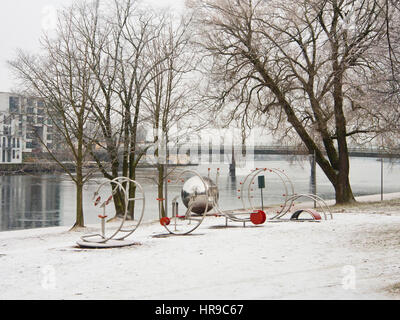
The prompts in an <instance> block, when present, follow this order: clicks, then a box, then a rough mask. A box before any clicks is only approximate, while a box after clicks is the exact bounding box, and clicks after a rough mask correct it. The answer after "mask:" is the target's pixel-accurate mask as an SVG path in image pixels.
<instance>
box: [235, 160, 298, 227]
mask: <svg viewBox="0 0 400 320" xmlns="http://www.w3.org/2000/svg"><path fill="white" fill-rule="evenodd" d="M263 172H270V173H273V174H275V175H276V176H278V178H279V179H280V180H281V182H282V185H283V187H284V190H285V194H284V195H283V197H284V202H283V205H282V206H281V209H280V211H277V213H276V215H275V216H273V217H272V218H270V219H271V220H273V219H279V218H280V217H282V216H284V215H285V214H286V213H287V212H288V211H289V210H290V208H291V206H292V204H293V201H294V200H291V199H290V197H291V196H292V195H294V194H295V193H294V186H293V183H292V180H291V179H290V178H289V176H288V175H287V174H286V173H285V172H284V171H283V170H281V169H277V168H263V169H256V170H254V171H252V172H251V173H250V174H249V175H247V176H246V178H245V180H244V182H243V183H242V184H243V187H242V188H241V190H240V198H241V200H242V204H243V209H244V210H248V209H247V206H246V201H245V199H246V196H247V201H248V203H249V207H250V208H251V209H252V210H256V206H255V205H254V203H253V200H252V196H251V191H252V185H253V184H254V180H255V179H256V177H257V176H258V175H259V174H260V173H263ZM247 181H249V182H248V185H246V183H247ZM246 188H247V192H245V189H246ZM289 191H290V192H291V194H289Z"/></svg>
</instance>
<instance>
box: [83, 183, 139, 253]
mask: <svg viewBox="0 0 400 320" xmlns="http://www.w3.org/2000/svg"><path fill="white" fill-rule="evenodd" d="M126 183H128V184H130V183H133V184H134V185H135V186H136V188H137V189H139V192H140V193H141V195H142V196H141V197H136V198H129V194H128V192H127V190H126V188H125V187H124V184H126ZM109 184H110V185H111V188H112V194H111V196H110V198H109V200H107V201H105V202H104V203H103V204H102V205H101V206H100V207H102V208H103V210H104V212H105V209H106V206H107V204H108V202H110V199H112V198H111V197H113V196H114V195H115V191H116V189H117V188H118V189H119V190H120V191H122V193H123V195H124V200H125V201H124V202H125V208H124V209H125V213H124V216H123V218H122V221H121V224H120V225H119V227H118V228H117V229H116V231H114V233H112V234H111V235H110V236H106V235H105V221H104V217H103V220H102V232H103V234H89V235H84V236H82V237H81V239H82V242H78V244H79V245H81V246H87V247H107V243H108V242H110V241H111V240H112V241H113V243H112V244H110V245H109V246H113V247H114V246H121V243H122V241H125V239H126V238H128V237H129V236H131V235H132V234H133V233H134V232H135V231H136V229H137V228H138V227H139V225H140V224H141V222H142V220H143V216H144V210H145V204H146V199H145V194H144V191H143V187H142V186H141V185H140V184H139V183H138V182H136V181H135V180H132V179H129V178H126V177H118V178H115V179H114V180H111V181H105V182H103V183H102V184H100V186H99V187H98V188H97V190H96V192H95V193H94V197H93V199H96V197H98V195H99V193H100V190H101V189H102V188H103V187H104V186H106V185H109ZM99 198H100V197H99ZM99 198H97V200H95V205H97V204H98V203H99V202H100V199H99ZM135 201H143V207H142V210H141V213H140V216H139V219H138V220H134V222H136V223H135V224H134V225H133V226H132V225H131V226H129V227H128V228H124V229H123V227H124V225H125V223H126V221H127V216H128V212H129V204H130V203H131V202H135ZM121 233H122V234H124V235H123V236H120V237H117V235H119V234H121ZM116 241H118V242H116ZM132 244H133V243H132V242H126V245H132ZM122 245H123V244H122Z"/></svg>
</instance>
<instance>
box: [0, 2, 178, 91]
mask: <svg viewBox="0 0 400 320" xmlns="http://www.w3.org/2000/svg"><path fill="white" fill-rule="evenodd" d="M72 2H73V0H33V1H32V0H1V9H0V43H1V45H0V92H2V91H3V92H7V91H11V90H12V89H13V87H14V84H15V81H14V79H13V78H12V74H11V72H10V70H9V68H8V66H7V60H11V59H13V58H14V57H15V52H16V49H17V48H19V49H23V50H28V51H33V52H35V51H37V50H38V47H39V41H38V40H39V37H40V35H41V33H42V31H43V30H44V29H46V28H47V27H48V26H49V25H51V22H52V17H53V16H54V15H52V13H54V12H55V10H57V9H58V8H61V7H63V6H68V5H69V4H71V3H72ZM145 2H148V3H150V4H153V5H156V6H172V7H173V8H179V7H180V6H181V5H182V4H183V0H145Z"/></svg>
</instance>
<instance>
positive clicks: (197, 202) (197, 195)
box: [181, 176, 219, 214]
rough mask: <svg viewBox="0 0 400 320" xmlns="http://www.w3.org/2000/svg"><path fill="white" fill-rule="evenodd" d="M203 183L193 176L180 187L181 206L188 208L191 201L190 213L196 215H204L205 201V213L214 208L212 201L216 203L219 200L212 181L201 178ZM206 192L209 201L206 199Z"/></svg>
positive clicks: (216, 189) (216, 188) (215, 186)
mask: <svg viewBox="0 0 400 320" xmlns="http://www.w3.org/2000/svg"><path fill="white" fill-rule="evenodd" d="M203 181H204V183H203ZM203 181H201V179H200V177H198V176H194V177H192V178H190V179H189V180H188V181H186V182H185V184H184V185H183V187H182V192H181V197H182V202H183V204H184V205H185V206H186V208H189V202H190V201H191V200H192V201H193V203H191V204H192V209H191V211H192V212H193V213H196V214H204V211H205V210H206V207H207V201H208V207H207V212H209V211H211V210H212V209H213V207H214V201H215V202H217V201H218V198H219V191H218V187H217V185H216V184H215V183H214V181H212V180H211V179H209V178H207V177H203ZM207 190H208V193H209V197H210V198H209V199H207Z"/></svg>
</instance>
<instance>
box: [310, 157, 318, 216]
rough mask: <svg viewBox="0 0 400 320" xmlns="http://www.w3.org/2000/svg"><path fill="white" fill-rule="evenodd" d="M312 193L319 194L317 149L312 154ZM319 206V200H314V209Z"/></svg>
mask: <svg viewBox="0 0 400 320" xmlns="http://www.w3.org/2000/svg"><path fill="white" fill-rule="evenodd" d="M311 193H312V194H313V195H317V162H316V154H315V150H314V153H313V154H312V162H311ZM316 207H317V202H316V201H314V209H315V208H316Z"/></svg>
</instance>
